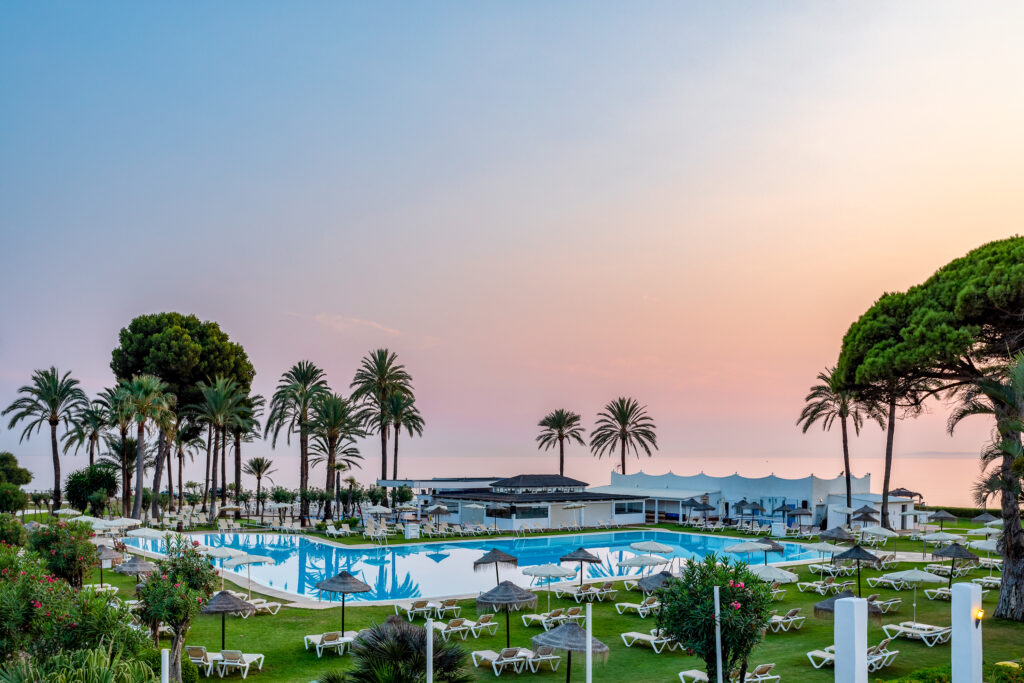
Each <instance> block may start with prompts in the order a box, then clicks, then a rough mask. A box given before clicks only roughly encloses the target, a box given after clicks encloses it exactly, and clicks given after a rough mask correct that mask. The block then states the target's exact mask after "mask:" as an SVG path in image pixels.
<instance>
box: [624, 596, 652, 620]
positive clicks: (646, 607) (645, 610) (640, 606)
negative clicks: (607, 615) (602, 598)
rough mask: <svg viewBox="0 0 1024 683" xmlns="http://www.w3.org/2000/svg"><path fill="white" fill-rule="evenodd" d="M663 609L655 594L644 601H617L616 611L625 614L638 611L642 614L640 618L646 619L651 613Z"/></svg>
mask: <svg viewBox="0 0 1024 683" xmlns="http://www.w3.org/2000/svg"><path fill="white" fill-rule="evenodd" d="M659 609H661V603H660V602H658V599H657V598H656V597H654V596H651V597H649V598H647V599H646V600H644V601H643V602H617V603H615V611H616V612H618V613H619V614H625V613H626V612H636V613H637V614H639V615H640V618H642V619H646V618H647V617H648V616H650V615H651V614H654V613H656V612H657V611H658V610H659Z"/></svg>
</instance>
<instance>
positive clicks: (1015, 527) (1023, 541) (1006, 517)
mask: <svg viewBox="0 0 1024 683" xmlns="http://www.w3.org/2000/svg"><path fill="white" fill-rule="evenodd" d="M1018 414H1019V413H1018ZM996 415H997V417H998V418H1002V417H1003V416H1002V415H1000V414H999V412H997V413H996ZM1000 422H1002V419H1000ZM1003 438H1005V439H1009V440H1011V441H1013V442H1014V443H1015V444H1016V445H1017V446H1018V448H1019V446H1020V442H1021V434H1020V432H1017V431H1011V432H1009V433H1008V434H1005V435H1003ZM1003 453H1004V455H1003V459H1002V462H1001V463H1000V464H999V474H1000V478H1001V479H1002V489H1003V490H1002V493H1001V500H1000V509H1001V513H1002V514H1001V517H1002V518H1003V537H1002V541H1000V549H1001V551H1002V557H1003V574H1002V583H1001V584H1000V586H999V602H998V603H997V604H996V610H995V612H994V613H993V615H992V616H995V617H998V618H1001V619H1011V620H1013V621H1018V622H1021V621H1024V529H1022V528H1021V525H1020V517H1021V515H1020V508H1019V502H1018V500H1017V493H1016V489H1017V487H1018V486H1019V482H1020V474H1019V473H1018V472H1014V470H1013V463H1014V460H1015V458H1014V456H1013V455H1010V454H1008V453H1006V451H1005V450H1004V451H1003Z"/></svg>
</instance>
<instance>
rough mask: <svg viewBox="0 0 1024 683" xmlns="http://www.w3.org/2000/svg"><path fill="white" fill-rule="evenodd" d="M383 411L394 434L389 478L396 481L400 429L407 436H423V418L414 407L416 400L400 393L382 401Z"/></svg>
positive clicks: (409, 395)
mask: <svg viewBox="0 0 1024 683" xmlns="http://www.w3.org/2000/svg"><path fill="white" fill-rule="evenodd" d="M384 409H385V410H386V411H387V414H388V421H389V422H391V428H392V429H393V430H394V433H395V446H394V453H393V455H392V457H391V478H392V479H398V435H399V434H401V433H402V429H403V428H405V431H406V432H407V433H408V434H409V436H423V425H424V422H423V416H422V415H421V414H420V409H419V408H417V407H416V398H415V397H414V396H413V395H412V394H407V393H405V392H404V391H400V392H397V393H394V394H391V395H390V396H388V397H387V399H385V401H384Z"/></svg>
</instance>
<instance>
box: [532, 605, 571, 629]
mask: <svg viewBox="0 0 1024 683" xmlns="http://www.w3.org/2000/svg"><path fill="white" fill-rule="evenodd" d="M564 612H565V610H563V609H561V608H559V609H553V610H551V611H550V612H543V613H541V614H524V615H523V626H529V625H531V624H534V623H539V624H540V625H541V626H543V627H544V630H545V631H547V630H549V629H550V628H551V627H553V626H558V624H560V623H561V622H562V620H563V619H564V618H565V617H563V616H562V614H563V613H564Z"/></svg>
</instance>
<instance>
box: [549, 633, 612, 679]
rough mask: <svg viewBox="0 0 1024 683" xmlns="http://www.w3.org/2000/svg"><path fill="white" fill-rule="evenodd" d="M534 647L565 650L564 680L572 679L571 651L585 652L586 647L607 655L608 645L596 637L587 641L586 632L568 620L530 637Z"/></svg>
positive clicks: (595, 652)
mask: <svg viewBox="0 0 1024 683" xmlns="http://www.w3.org/2000/svg"><path fill="white" fill-rule="evenodd" d="M530 642H531V643H533V647H534V648H538V647H543V646H545V645H547V646H548V647H553V648H555V649H556V650H565V652H566V654H567V657H566V661H565V680H566V681H569V680H572V653H573V652H586V651H587V650H588V649H589V650H590V651H591V652H592V653H594V654H596V655H603V656H605V657H607V656H608V646H607V645H605V644H604V643H602V642H601V641H600V640H598V639H597V638H593V637H592V638H591V639H590V642H589V643H588V642H587V632H586V631H584V630H583V629H582V628H580V625H579V624H577V623H576V622H575V621H569V622H566V623H564V624H562V625H561V626H558V627H557V628H553V629H551V630H550V631H545V632H544V633H541V634H540V635H537V636H534V637H532V638H530Z"/></svg>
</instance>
